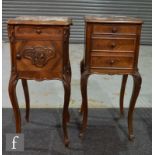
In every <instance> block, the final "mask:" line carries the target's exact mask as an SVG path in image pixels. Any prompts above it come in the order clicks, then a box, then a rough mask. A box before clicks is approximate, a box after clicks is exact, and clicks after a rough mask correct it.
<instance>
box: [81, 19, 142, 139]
mask: <svg viewBox="0 0 155 155" xmlns="http://www.w3.org/2000/svg"><path fill="white" fill-rule="evenodd" d="M142 23H143V22H142V20H140V19H136V18H130V17H123V16H120V17H95V16H87V17H85V44H86V45H85V53H84V58H83V60H82V61H81V93H82V105H81V113H82V114H83V122H82V128H81V132H80V135H81V136H82V135H83V132H84V130H85V128H86V126H87V115H88V103H87V102H88V101H87V81H88V77H89V75H91V74H110V75H115V74H117V75H123V79H122V86H121V91H120V112H121V114H123V98H124V92H125V86H126V82H127V77H128V75H132V77H133V81H134V86H133V92H132V97H131V101H130V106H129V111H128V134H129V139H130V140H132V139H133V138H134V135H133V125H132V120H133V111H134V107H135V104H136V100H137V97H138V94H139V91H140V87H141V81H142V79H141V76H140V74H139V71H138V67H137V65H138V55H139V44H140V34H141V26H142ZM103 87H104V86H103ZM107 91H108V90H107Z"/></svg>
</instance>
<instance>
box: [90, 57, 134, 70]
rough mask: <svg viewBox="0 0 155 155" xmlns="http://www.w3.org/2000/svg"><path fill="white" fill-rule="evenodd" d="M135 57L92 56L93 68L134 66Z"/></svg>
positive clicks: (129, 67)
mask: <svg viewBox="0 0 155 155" xmlns="http://www.w3.org/2000/svg"><path fill="white" fill-rule="evenodd" d="M133 64H134V58H133V56H119V57H117V56H110V57H107V56H92V57H91V68H109V69H114V68H116V69H117V68H125V69H131V68H133Z"/></svg>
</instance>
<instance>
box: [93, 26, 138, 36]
mask: <svg viewBox="0 0 155 155" xmlns="http://www.w3.org/2000/svg"><path fill="white" fill-rule="evenodd" d="M136 33H137V26H136V25H130V24H123V25H121V24H94V25H93V34H123V35H125V34H127V35H128V34H131V35H133V34H136Z"/></svg>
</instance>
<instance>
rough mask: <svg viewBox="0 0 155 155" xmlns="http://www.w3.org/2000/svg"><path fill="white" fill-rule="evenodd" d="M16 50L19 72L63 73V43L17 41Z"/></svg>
mask: <svg viewBox="0 0 155 155" xmlns="http://www.w3.org/2000/svg"><path fill="white" fill-rule="evenodd" d="M15 48H16V55H15V58H14V59H15V60H16V67H17V72H29V73H30V72H35V73H36V74H40V75H41V76H44V77H46V74H53V73H62V44H61V41H17V42H16V46H15ZM43 74H44V75H43ZM28 76H29V75H27V77H28Z"/></svg>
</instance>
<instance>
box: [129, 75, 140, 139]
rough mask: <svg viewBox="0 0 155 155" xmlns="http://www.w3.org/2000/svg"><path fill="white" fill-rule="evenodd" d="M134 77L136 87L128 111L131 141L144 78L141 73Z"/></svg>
mask: <svg viewBox="0 0 155 155" xmlns="http://www.w3.org/2000/svg"><path fill="white" fill-rule="evenodd" d="M132 76H133V80H134V86H133V91H132V97H131V100H130V107H129V111H128V134H129V140H133V139H134V135H133V111H134V108H135V104H136V100H137V97H138V95H139V91H140V88H141V83H142V78H141V76H140V74H139V72H136V73H135V74H134V75H132Z"/></svg>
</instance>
